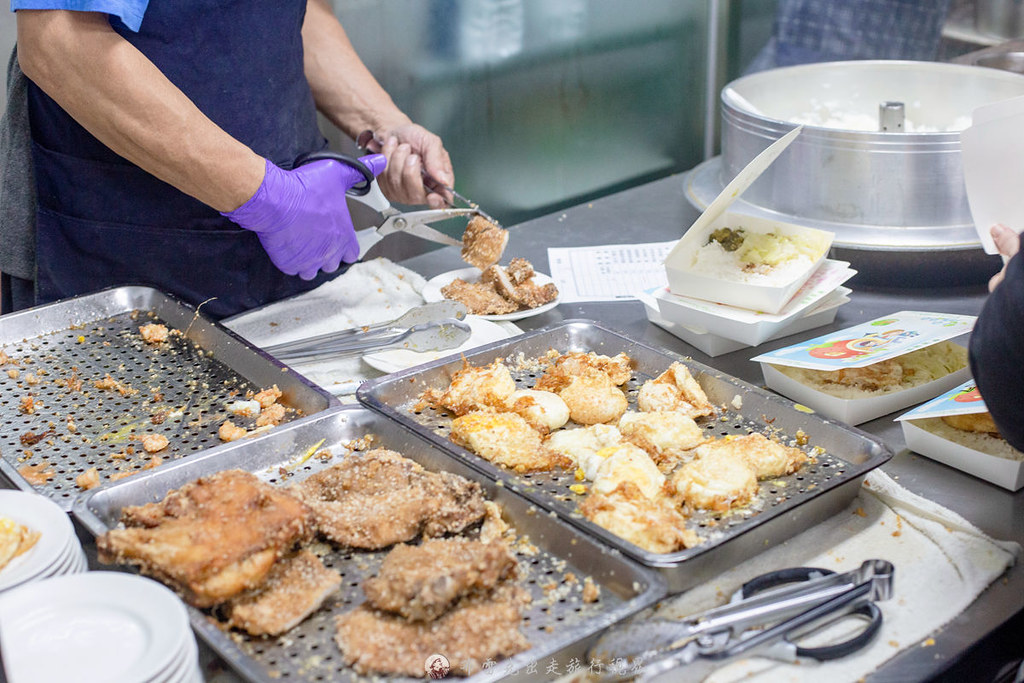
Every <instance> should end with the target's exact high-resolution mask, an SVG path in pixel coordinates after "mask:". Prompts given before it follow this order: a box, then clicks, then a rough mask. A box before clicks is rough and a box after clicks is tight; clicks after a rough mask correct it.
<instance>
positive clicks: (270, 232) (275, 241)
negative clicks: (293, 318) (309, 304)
mask: <svg viewBox="0 0 1024 683" xmlns="http://www.w3.org/2000/svg"><path fill="white" fill-rule="evenodd" d="M360 161H362V162H363V163H364V164H366V165H367V167H368V168H369V169H370V170H371V171H372V172H373V174H374V175H377V174H379V173H380V172H381V171H383V170H384V167H385V166H386V165H387V159H386V158H385V157H384V155H383V154H369V155H367V156H364V157H361V158H360ZM362 180H363V176H362V174H360V173H359V171H357V170H355V169H354V168H352V167H350V166H347V165H345V164H343V163H340V162H337V161H333V160H320V161H314V162H311V163H308V164H305V165H303V166H299V167H298V168H296V169H294V170H291V171H286V170H284V169H283V168H280V167H279V166H277V165H275V164H274V163H272V162H271V161H269V160H268V161H267V163H266V172H265V174H264V176H263V182H262V183H261V184H260V187H259V189H258V190H256V194H254V195H253V196H252V198H251V199H249V201H247V202H246V203H245V204H242V205H241V206H240V207H238V208H237V209H235V210H234V211H228V212H226V213H222V214H221V215H222V216H225V217H226V218H229V219H230V220H232V221H234V222H235V223H237V224H238V225H240V226H242V227H243V228H245V229H246V230H252V231H253V232H255V233H256V234H257V235H259V238H260V244H262V245H263V249H264V250H265V251H266V252H267V255H268V256H269V257H270V260H271V261H273V263H274V265H275V266H277V267H278V269H280V270H281V271H282V272H284V273H287V274H288V275H298V276H299V277H301V278H302V279H303V280H312V279H313V278H314V277H316V274H317V271H320V270H322V271H324V272H325V273H330V272H333V271H335V270H337V269H338V267H339V266H340V265H341V262H342V261H344V262H345V263H352V262H354V261H356V260H358V258H359V244H358V243H357V242H356V234H355V229H354V228H353V227H352V217H351V216H350V215H349V212H348V205H347V204H346V202H345V192H346V191H347V190H348V189H349V188H351V187H352V186H353V185H357V184H359V183H360V182H361V181H362Z"/></svg>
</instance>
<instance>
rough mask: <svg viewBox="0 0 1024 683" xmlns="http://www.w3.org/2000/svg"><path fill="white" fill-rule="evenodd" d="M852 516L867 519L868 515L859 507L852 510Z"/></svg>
mask: <svg viewBox="0 0 1024 683" xmlns="http://www.w3.org/2000/svg"><path fill="white" fill-rule="evenodd" d="M853 514H855V515H857V516H858V517H867V516H868V514H867V513H866V512H864V508H861V507H859V508H857V509H856V510H854V511H853Z"/></svg>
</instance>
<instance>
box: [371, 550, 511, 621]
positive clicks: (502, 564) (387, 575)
mask: <svg viewBox="0 0 1024 683" xmlns="http://www.w3.org/2000/svg"><path fill="white" fill-rule="evenodd" d="M515 567H516V558H515V557H514V556H513V555H512V553H511V552H510V551H509V548H508V546H507V545H506V544H505V543H504V542H502V541H494V542H492V543H482V542H480V541H477V540H473V539H468V538H439V539H431V540H427V541H424V542H423V543H421V544H420V545H405V544H399V545H397V546H395V547H394V549H392V550H391V552H389V553H388V554H387V557H385V558H384V562H383V563H382V564H381V567H380V571H378V572H377V575H376V576H373V577H371V578H369V579H367V580H365V581H363V593H365V594H366V603H367V604H368V605H370V606H371V607H375V608H377V609H379V610H383V611H385V612H392V613H394V614H397V615H399V616H402V617H405V618H406V619H408V620H410V621H433V620H434V619H437V618H438V617H440V616H441V615H442V614H444V613H445V612H447V611H448V609H449V608H450V607H451V606H452V605H453V604H454V603H455V602H457V601H458V600H459V599H461V598H463V597H464V596H467V595H472V594H479V593H486V592H488V591H490V590H491V589H492V588H494V587H495V586H497V585H498V583H499V582H500V581H501V580H502V579H505V578H507V577H509V576H511V575H512V574H513V573H514V572H515Z"/></svg>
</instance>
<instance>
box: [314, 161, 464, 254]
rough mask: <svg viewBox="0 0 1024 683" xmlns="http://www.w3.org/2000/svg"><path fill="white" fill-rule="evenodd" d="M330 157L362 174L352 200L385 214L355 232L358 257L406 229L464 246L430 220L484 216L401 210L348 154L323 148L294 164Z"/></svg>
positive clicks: (460, 210)
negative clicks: (392, 204)
mask: <svg viewBox="0 0 1024 683" xmlns="http://www.w3.org/2000/svg"><path fill="white" fill-rule="evenodd" d="M324 159H329V160H332V161H337V162H339V163H342V164H345V165H346V166H351V167H352V168H354V169H356V170H357V171H359V172H360V173H361V174H362V175H363V181H362V182H361V183H359V184H358V185H356V186H355V187H352V188H351V189H349V191H348V192H347V193H346V194H347V195H348V197H349V198H350V199H352V200H355V201H357V202H360V203H361V204H365V205H366V206H368V207H369V208H370V209H372V210H373V211H376V212H377V213H378V214H380V215H381V216H382V217H383V221H382V222H381V223H380V225H378V226H377V227H375V228H365V229H363V230H357V231H356V240H357V241H358V242H359V258H363V257H364V256H365V255H366V252H367V251H369V250H370V248H371V247H373V246H374V245H375V244H377V243H378V242H380V241H381V240H382V239H384V238H385V237H387V236H388V235H390V234H392V233H396V232H404V233H407V234H410V235H415V236H416V237H419V238H421V239H425V240H429V241H431V242H439V243H441V244H448V245H451V246H462V241H461V240H457V239H455V238H454V237H451V236H450V235H446V234H444V233H443V232H441V231H440V230H436V229H434V228H432V227H430V226H429V225H428V223H436V222H437V221H443V220H447V219H449V218H455V217H456V216H471V215H482V214H481V212H480V210H479V209H475V208H472V207H468V208H451V209H425V210H422V211H404V212H403V211H399V210H398V209H396V208H395V207H393V206H391V202H389V201H388V200H387V197H385V196H384V193H383V192H381V191H380V187H378V185H377V178H376V176H375V175H374V174H373V172H372V171H371V170H370V169H368V168H367V167H366V164H364V163H363V162H361V161H359V159H354V158H352V157H350V156H347V155H345V154H339V153H337V152H331V151H329V150H324V151H321V152H311V153H309V154H303V155H301V156H299V157H298V158H297V159H296V160H295V166H302V165H303V164H308V163H310V162H313V161H321V160H324Z"/></svg>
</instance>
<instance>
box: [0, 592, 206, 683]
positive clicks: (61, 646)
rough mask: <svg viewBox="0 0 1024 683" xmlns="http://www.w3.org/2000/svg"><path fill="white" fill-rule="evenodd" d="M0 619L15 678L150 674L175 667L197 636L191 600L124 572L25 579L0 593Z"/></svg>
mask: <svg viewBox="0 0 1024 683" xmlns="http://www.w3.org/2000/svg"><path fill="white" fill-rule="evenodd" d="M0 621H2V622H3V624H4V629H3V631H2V632H0V645H2V647H3V652H4V667H5V670H6V671H7V676H8V678H9V679H10V681H11V683H19V682H20V681H76V682H77V683H87V682H90V681H97V682H99V681H147V680H150V679H152V678H153V677H154V676H155V675H157V674H160V673H161V672H164V671H168V670H172V671H173V669H171V667H172V666H173V665H174V664H175V660H176V659H177V658H180V657H182V656H183V655H184V654H185V653H186V652H187V648H186V638H187V637H191V635H192V634H191V631H190V630H189V623H188V613H187V612H186V610H185V605H184V604H183V603H182V602H181V600H179V599H178V597H177V596H175V595H174V593H172V592H171V591H170V590H169V589H167V588H165V587H164V586H162V585H160V584H159V583H157V582H156V581H153V580H151V579H146V578H143V577H141V576H136V575H134V574H126V573H122V572H86V573H84V574H71V575H66V576H59V577H56V578H52V579H47V580H45V581H34V582H32V583H28V584H26V585H24V586H20V587H18V588H17V589H15V590H12V591H9V592H7V593H5V594H4V595H3V596H0ZM55 655H56V656H55Z"/></svg>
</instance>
